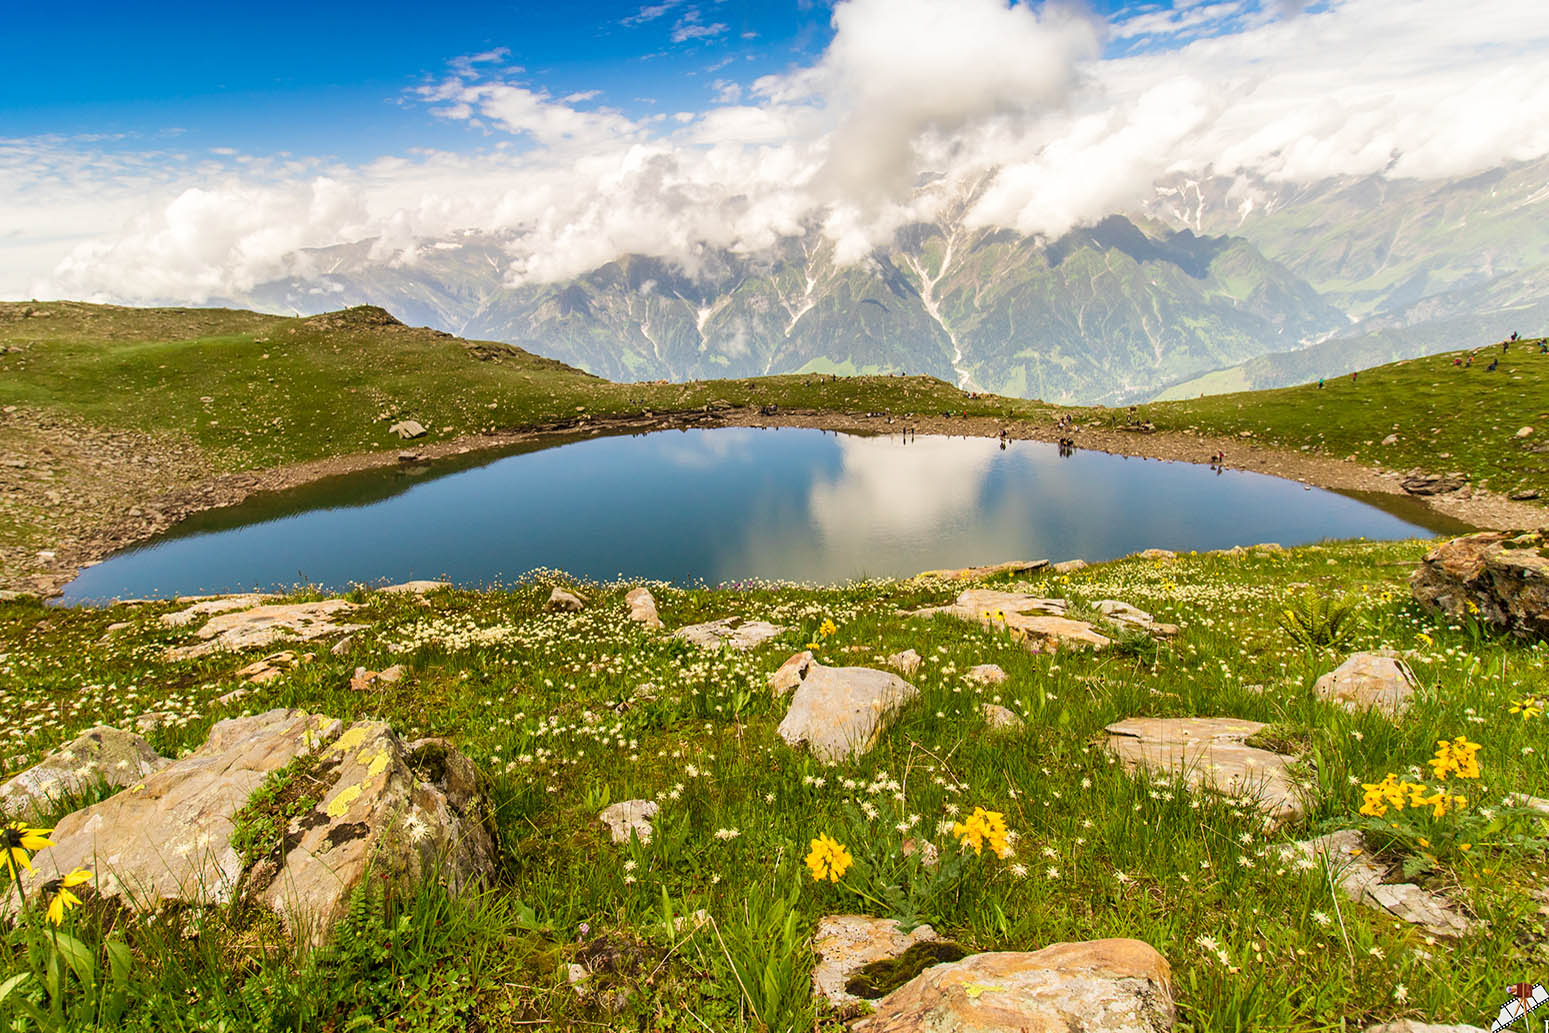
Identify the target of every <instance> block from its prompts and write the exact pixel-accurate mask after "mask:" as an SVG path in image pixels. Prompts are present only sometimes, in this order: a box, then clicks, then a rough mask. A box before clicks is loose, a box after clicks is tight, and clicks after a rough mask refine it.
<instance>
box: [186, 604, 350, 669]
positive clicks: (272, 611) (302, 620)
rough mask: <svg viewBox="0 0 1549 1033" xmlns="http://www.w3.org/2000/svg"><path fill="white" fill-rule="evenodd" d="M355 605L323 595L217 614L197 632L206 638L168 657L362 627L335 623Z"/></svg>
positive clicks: (308, 636) (231, 648) (250, 647)
mask: <svg viewBox="0 0 1549 1033" xmlns="http://www.w3.org/2000/svg"><path fill="white" fill-rule="evenodd" d="M355 608H356V607H355V604H354V603H352V602H349V601H348V600H345V599H324V600H322V601H321V602H315V603H281V604H276V605H273V606H255V607H253V608H252V609H248V610H242V611H239V612H235V613H221V614H217V615H216V616H214V617H211V618H210V619H209V620H208V621H206V622H205V625H204V627H202V628H200V629H199V630H198V632H196V635H197V636H198V637H199V638H200V639H203V640H204V641H202V642H200V643H198V644H197V645H192V646H180V647H177V648H175V649H172V650H169V651H168V653H167V658H168V659H169V660H189V659H193V658H195V657H200V656H208V655H209V654H211V653H214V652H218V651H220V650H223V649H227V650H232V651H237V650H241V649H256V648H258V647H260V646H267V645H270V644H272V643H274V642H277V641H279V640H281V639H286V638H295V639H301V640H302V641H310V640H312V639H316V638H321V637H323V636H325V635H334V634H338V633H340V632H351V631H362V630H364V629H365V628H366V625H364V624H336V623H334V618H335V617H337V616H339V615H341V614H346V613H349V612H350V611H351V610H354V609H355Z"/></svg>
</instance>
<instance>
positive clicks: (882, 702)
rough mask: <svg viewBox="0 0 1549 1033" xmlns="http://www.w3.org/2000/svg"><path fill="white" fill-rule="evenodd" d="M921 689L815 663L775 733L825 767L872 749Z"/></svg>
mask: <svg viewBox="0 0 1549 1033" xmlns="http://www.w3.org/2000/svg"><path fill="white" fill-rule="evenodd" d="M919 694H920V692H919V690H918V689H916V688H915V687H914V686H913V685H910V684H909V683H908V682H906V681H904V680H903V679H902V678H900V677H898V675H896V674H890V673H888V672H887V671H878V670H873V669H872V668H870V667H824V666H823V665H822V664H819V663H817V662H816V661H813V662H812V663H810V664H808V665H807V673H806V675H805V676H804V677H803V678H802V680H801V684H800V685H798V686H797V688H796V695H795V696H793V697H792V698H791V707H790V709H789V710H788V711H786V714H785V719H784V720H783V721H781V722H780V727H779V729H778V731H779V734H780V738H782V739H784V740H785V741H786V743H787V744H789V745H791V746H797V745H800V744H802V743H806V744H807V748H808V749H809V750H811V751H812V754H813V756H815V757H817V759H818V760H820V761H822V762H823V763H825V764H837V763H838V762H839V761H841V760H844V759H845V758H847V757H858V756H861V755H862V754H864V753H867V752H869V751H870V750H871V748H872V746H873V745H875V743H876V740H877V737H878V736H879V735H881V734H882V730H883V729H884V728H885V727H886V726H887V723H888V721H889V720H890V719H891V718H892V716H893V714H894V712H896V711H897V710H898V709H899V708H900V707H902V706H903V705H904V704H905V703H908V702H909V701H910V700H912V699H914V698H915V697H916V696H918V695H919Z"/></svg>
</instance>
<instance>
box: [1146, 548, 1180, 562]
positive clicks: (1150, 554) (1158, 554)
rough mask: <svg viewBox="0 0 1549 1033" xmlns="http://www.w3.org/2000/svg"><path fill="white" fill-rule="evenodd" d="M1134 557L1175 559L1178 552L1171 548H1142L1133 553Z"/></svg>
mask: <svg viewBox="0 0 1549 1033" xmlns="http://www.w3.org/2000/svg"><path fill="white" fill-rule="evenodd" d="M1135 558H1136V559H1142V560H1175V559H1177V558H1178V554H1177V553H1176V552H1173V551H1172V550H1171V549H1142V550H1141V551H1140V552H1137V553H1135Z"/></svg>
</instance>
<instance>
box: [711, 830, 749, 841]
mask: <svg viewBox="0 0 1549 1033" xmlns="http://www.w3.org/2000/svg"><path fill="white" fill-rule="evenodd" d="M740 835H742V832H741V830H739V829H716V830H715V838H716V839H736V838H737V837H738V836H740Z"/></svg>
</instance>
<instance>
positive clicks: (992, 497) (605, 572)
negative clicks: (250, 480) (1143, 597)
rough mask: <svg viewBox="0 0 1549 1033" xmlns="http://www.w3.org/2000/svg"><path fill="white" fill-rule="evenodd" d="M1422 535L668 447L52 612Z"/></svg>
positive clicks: (985, 449)
mask: <svg viewBox="0 0 1549 1033" xmlns="http://www.w3.org/2000/svg"><path fill="white" fill-rule="evenodd" d="M384 477H396V478H398V479H399V480H400V481H401V482H402V483H404V484H407V485H408V486H407V488H406V489H405V490H402V491H400V492H399V493H398V494H393V495H391V496H389V497H387V498H384V499H381V500H380V501H373V502H371V503H369V504H366V505H352V504H349V500H350V498H351V497H352V495H351V491H352V489H353V491H354V492H355V493H356V494H355V495H354V496H353V497H355V498H358V497H361V496H364V495H365V491H364V490H363V489H364V487H365V486H367V485H370V486H372V487H375V488H377V489H380V488H381V487H382V484H383V480H382V479H383V478H384ZM395 483H396V482H395ZM242 512H243V511H242V509H241V507H238V508H237V509H235V510H233V511H231V515H232V516H233V517H240V516H241V515H242ZM263 515H264V516H265V517H269V516H271V515H272V502H271V503H270V510H269V511H266V512H265V513H264V514H263ZM252 519H258V517H257V515H256V514H255V515H254V517H253V518H252ZM1418 533H1423V532H1421V531H1420V529H1418V528H1416V527H1415V526H1414V525H1411V524H1408V523H1405V522H1404V521H1402V520H1399V519H1398V518H1396V517H1393V516H1389V515H1388V514H1386V513H1383V512H1381V511H1380V510H1377V509H1374V508H1372V507H1370V506H1367V505H1365V504H1363V503H1360V502H1356V501H1353V500H1351V499H1347V498H1344V497H1342V496H1339V495H1335V494H1331V493H1328V492H1323V491H1316V490H1315V491H1306V490H1305V489H1304V488H1303V486H1302V485H1300V484H1297V483H1294V482H1291V481H1283V480H1278V479H1276V478H1272V477H1266V476H1263V475H1259V474H1251V473H1245V472H1239V471H1228V472H1226V473H1225V474H1222V475H1220V476H1217V475H1216V474H1215V473H1214V472H1213V471H1211V470H1210V469H1209V468H1207V467H1202V466H1195V465H1191V464H1187V463H1163V462H1157V461H1146V460H1140V459H1125V458H1122V457H1118V456H1108V455H1103V454H1101V453H1086V452H1078V453H1077V454H1076V455H1075V456H1073V457H1071V458H1068V459H1061V458H1059V457H1058V455H1057V452H1056V450H1055V448H1054V447H1053V446H1052V445H1042V444H1035V443H1032V442H1014V443H1012V444H1011V445H1010V447H1009V448H1007V449H1005V450H1001V449H1000V447H999V444H998V443H997V442H995V441H993V440H986V439H979V438H968V439H958V438H940V437H927V438H917V439H912V440H910V441H908V442H905V441H904V440H903V439H901V438H899V437H880V438H863V437H853V436H847V435H832V434H825V433H823V432H820V431H810V430H791V429H787V430H780V431H760V430H754V429H724V430H711V431H700V430H696V431H686V432H675V431H666V432H662V433H657V434H650V435H644V436H638V437H615V438H597V439H592V440H588V441H581V442H577V443H575V444H569V445H564V446H561V447H558V448H553V449H548V450H546V451H541V452H530V453H526V454H523V455H513V456H508V457H506V458H503V459H498V460H495V461H493V462H491V463H489V464H487V465H485V466H481V467H476V468H474V469H470V470H464V471H461V472H458V473H454V474H450V475H447V476H443V477H438V478H434V479H427V480H424V481H423V482H420V483H413V482H411V481H408V480H407V479H406V478H404V477H403V475H402V474H401V473H390V474H382V473H372V474H364V475H360V479H358V480H350V479H345V480H343V481H341V482H340V486H339V488H338V489H337V492H336V495H335V498H334V502H333V505H332V508H316V509H310V510H304V511H298V512H294V513H290V514H287V515H283V516H280V517H278V518H275V519H268V520H267V521H266V522H263V523H252V524H249V525H247V526H234V527H232V528H230V529H228V530H220V531H213V532H209V533H197V534H191V535H185V536H183V537H169V538H165V539H163V540H160V541H158V542H154V543H152V544H150V545H148V546H146V547H144V548H141V549H138V550H135V551H133V552H128V553H125V554H123V555H120V556H116V557H114V558H112V559H110V560H108V561H106V562H104V563H102V564H100V565H98V566H96V567H92V568H89V569H88V570H86V571H85V572H83V573H82V575H81V577H80V578H78V579H77V580H76V581H75V582H74V583H73V584H72V585H71V586H70V588H69V590H68V592H67V598H69V599H93V598H107V597H112V596H142V595H143V596H150V595H167V594H174V593H193V592H208V591H228V590H234V589H240V588H253V587H260V588H267V587H274V586H277V585H284V584H290V583H294V582H296V581H299V580H310V581H315V582H319V583H322V584H324V585H327V586H330V587H338V586H342V585H346V584H348V583H350V582H352V581H367V582H369V581H378V580H381V579H384V578H385V579H391V580H404V579H407V578H410V577H438V576H446V577H450V578H451V579H453V580H454V581H458V582H461V583H469V584H483V583H488V582H491V581H494V580H498V579H500V578H512V577H515V576H517V575H520V574H522V573H524V572H526V571H528V570H531V569H533V568H535V567H540V566H542V567H557V568H560V569H564V570H568V571H570V572H572V573H575V574H579V575H584V576H588V577H599V578H611V577H614V576H617V575H620V574H622V575H625V576H630V577H647V578H661V579H665V580H672V581H690V580H693V579H696V578H703V579H706V580H708V581H712V582H714V581H720V580H730V579H738V578H745V577H771V578H786V579H791V580H812V581H836V580H843V579H845V578H850V577H857V576H862V575H899V574H909V573H913V572H916V571H919V570H922V569H926V568H930V567H944V566H965V565H970V564H979V563H994V562H999V561H1001V560H1007V559H1036V558H1041V557H1046V558H1050V559H1066V558H1070V557H1076V556H1080V557H1084V558H1086V559H1088V560H1094V561H1095V560H1102V559H1110V558H1113V557H1115V556H1121V555H1124V554H1126V553H1129V552H1134V551H1136V550H1138V549H1143V548H1148V547H1152V546H1156V547H1160V548H1170V549H1215V548H1225V547H1228V546H1231V545H1236V544H1252V543H1254V542H1261V541H1279V542H1282V543H1284V544H1293V543H1299V542H1308V541H1316V540H1319V539H1322V538H1338V537H1356V536H1360V535H1364V536H1366V537H1371V538H1381V537H1403V536H1407V535H1411V534H1418Z"/></svg>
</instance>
